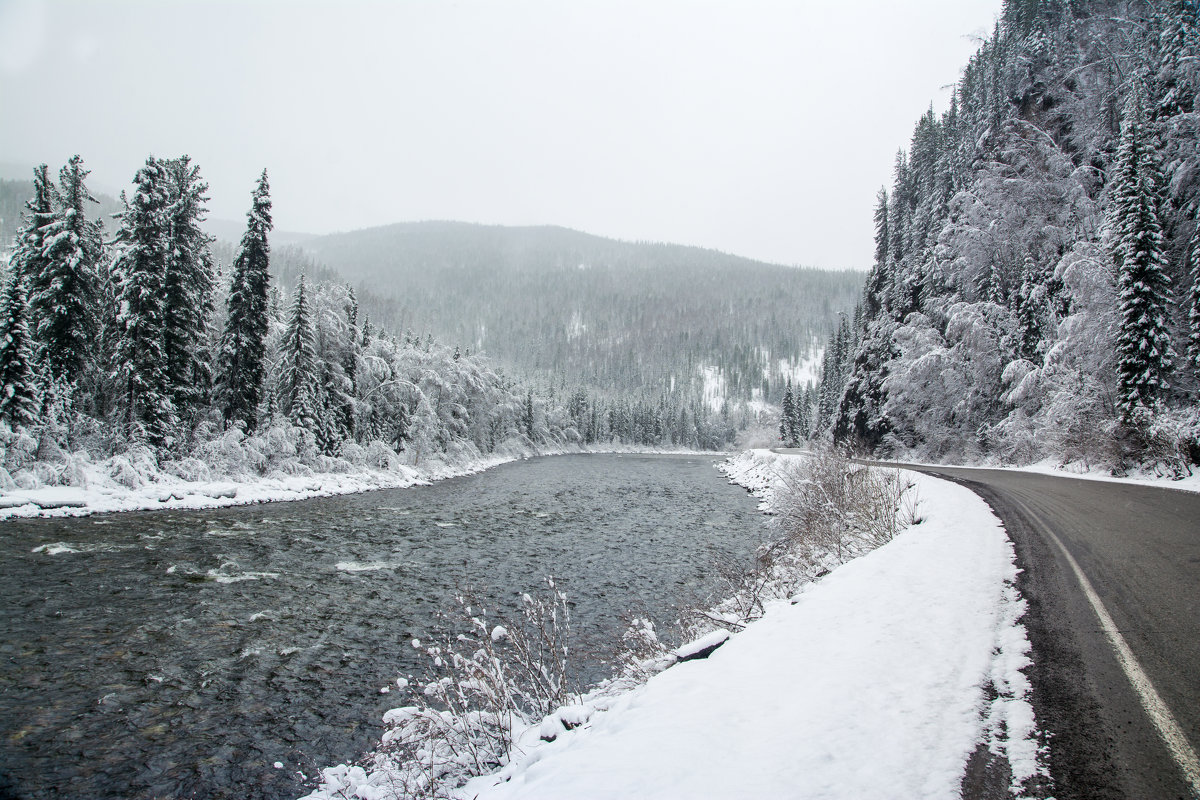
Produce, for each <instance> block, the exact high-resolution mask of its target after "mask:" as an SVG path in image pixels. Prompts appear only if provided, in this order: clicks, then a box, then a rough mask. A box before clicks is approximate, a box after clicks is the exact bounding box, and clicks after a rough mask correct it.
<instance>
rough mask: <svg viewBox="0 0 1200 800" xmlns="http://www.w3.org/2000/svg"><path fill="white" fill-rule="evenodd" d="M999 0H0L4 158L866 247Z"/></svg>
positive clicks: (300, 203)
mask: <svg viewBox="0 0 1200 800" xmlns="http://www.w3.org/2000/svg"><path fill="white" fill-rule="evenodd" d="M999 7H1000V0H920V1H919V2H916V1H915V0H914V2H895V0H878V1H876V0H860V1H859V2H836V0H835V1H829V2H818V1H817V0H811V1H808V0H791V2H757V1H756V0H721V1H720V2H703V1H697V0H692V1H690V2H684V1H683V0H679V2H666V1H660V0H637V1H635V2H611V1H606V2H598V1H597V2H591V1H588V0H583V1H581V0H536V1H534V0H530V1H528V2H508V0H461V1H458V0H455V1H453V2H451V1H450V0H445V1H441V2H433V1H432V0H429V1H426V2H415V1H406V2H386V3H385V2H347V1H345V0H343V2H326V3H317V2H303V0H288V1H287V2H284V1H283V0H281V1H280V2H255V1H254V0H242V2H211V1H210V2H174V1H172V0H145V1H144V2H105V1H103V0H89V1H87V2H67V1H66V0H53V1H50V2H41V1H39V0H0V162H4V163H5V164H6V165H16V166H19V167H22V168H25V167H28V166H31V165H33V164H36V163H40V162H43V161H44V162H46V163H48V164H50V165H51V168H52V169H53V170H57V168H58V167H59V166H61V165H62V164H63V163H65V162H66V160H67V158H69V157H70V156H71V155H72V154H73V153H79V154H81V155H82V156H83V158H84V161H85V163H86V165H87V166H89V167H90V168H92V170H93V176H92V180H93V184H94V188H97V189H100V190H108V191H117V190H119V189H120V188H122V187H125V186H127V185H128V183H129V181H130V180H131V179H132V177H133V174H134V172H135V171H136V170H137V168H138V166H139V165H140V164H141V163H142V162H143V161H144V160H145V158H146V156H147V155H149V154H155V155H158V156H162V157H168V156H175V155H179V154H182V153H188V154H190V155H191V156H192V157H193V159H195V160H196V161H197V162H198V163H199V164H200V167H201V170H202V173H203V174H204V176H205V177H206V178H207V179H208V181H209V183H210V186H211V191H210V194H211V197H212V200H211V202H210V209H211V214H212V216H214V217H221V218H228V219H242V218H243V216H244V213H245V210H246V208H247V207H248V205H249V196H250V191H251V189H252V187H253V184H254V181H255V179H256V177H257V176H258V173H259V172H260V171H261V170H262V168H263V167H266V168H267V169H268V170H269V173H270V180H271V187H272V196H273V199H274V203H275V221H276V227H277V228H278V229H281V230H289V231H303V232H312V233H324V232H330V231H335V230H350V229H354V228H362V227H368V226H372V225H381V224H386V223H389V222H400V221H408V220H423V219H454V220H465V221H468V222H482V223H495V224H510V225H528V224H555V225H564V226H567V227H571V228H576V229H580V230H584V231H588V232H590V233H596V234H601V235H605V236H612V237H616V238H621V239H644V240H655V241H669V242H678V243H682V244H694V245H700V246H704V247H712V248H717V249H720V250H724V251H726V252H731V253H737V254H739V255H745V256H750V257H753V258H759V259H763V260H767V261H775V262H780V263H785V264H804V265H810V266H819V267H831V268H843V267H856V268H864V267H866V266H867V265H869V263H870V259H871V252H872V242H871V212H872V208H873V206H874V202H875V193H876V190H877V189H878V188H879V186H880V185H882V184H884V183H890V174H891V168H892V161H893V157H894V155H895V151H896V149H897V148H898V147H900V146H905V147H907V144H908V139H909V136H910V135H911V133H912V126H913V124H914V123H915V122H916V120H917V118H918V117H919V116H920V114H921V113H922V112H923V111H924V110H925V109H926V108H928V106H929V104H930V103H932V104H933V105H934V107H935V108H937V109H938V110H943V109H944V108H945V107H946V106H947V105H948V103H949V98H950V90H949V87H948V85H949V84H952V83H953V82H955V81H956V80H957V79H958V76H959V74H960V70H961V69H962V67H963V66H964V65H965V64H966V62H967V59H968V58H969V57H970V55H971V54H972V53H973V52H974V51H975V48H976V46H977V44H978V41H977V37H978V36H980V35H983V34H985V33H988V32H990V30H991V27H992V24H993V22H994V20H995V16H996V14H997V13H998V11H999Z"/></svg>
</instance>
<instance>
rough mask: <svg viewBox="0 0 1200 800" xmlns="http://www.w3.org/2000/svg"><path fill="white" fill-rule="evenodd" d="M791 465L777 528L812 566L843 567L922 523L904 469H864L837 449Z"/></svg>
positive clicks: (778, 502)
mask: <svg viewBox="0 0 1200 800" xmlns="http://www.w3.org/2000/svg"><path fill="white" fill-rule="evenodd" d="M785 464H786V465H785V466H781V467H780V468H779V478H780V482H781V488H777V489H775V491H774V492H773V495H772V501H771V505H772V510H773V512H774V515H775V516H774V517H773V519H772V525H773V527H774V528H775V529H776V530H777V531H778V532H779V533H780V534H781V535H782V536H783V537H784V539H786V540H787V541H788V542H789V543H790V544H791V545H792V546H793V547H795V548H796V549H797V550H799V552H800V553H801V554H802V555H803V556H804V557H805V558H806V560H808V561H809V562H810V563H814V564H815V563H820V562H821V561H823V560H826V559H828V558H829V557H830V556H832V557H833V558H834V559H835V560H836V562H837V563H842V562H844V561H846V560H848V559H851V558H854V557H856V556H859V555H862V554H863V553H866V552H868V551H870V550H873V549H875V548H876V547H878V546H879V545H881V544H885V543H887V542H888V541H891V539H892V538H893V537H895V535H896V534H897V533H899V532H900V531H902V530H904V529H905V528H907V527H908V526H909V525H911V524H912V523H913V522H915V521H916V512H915V498H913V496H912V484H911V483H909V482H908V481H906V480H904V479H903V478H902V477H901V475H900V472H899V471H898V470H885V469H877V468H871V467H863V466H859V465H857V464H854V463H853V462H851V461H850V460H849V459H848V458H847V457H846V456H845V455H844V454H843V453H841V452H839V451H838V450H836V449H833V448H825V449H820V450H817V451H816V452H814V453H813V454H812V455H811V456H809V457H807V458H803V459H795V460H792V461H788V462H785Z"/></svg>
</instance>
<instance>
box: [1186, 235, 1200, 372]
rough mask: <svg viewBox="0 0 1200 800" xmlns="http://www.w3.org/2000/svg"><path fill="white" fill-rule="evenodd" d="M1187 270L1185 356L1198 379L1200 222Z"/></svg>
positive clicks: (1199, 357)
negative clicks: (1189, 288) (1189, 282)
mask: <svg viewBox="0 0 1200 800" xmlns="http://www.w3.org/2000/svg"><path fill="white" fill-rule="evenodd" d="M1188 272H1189V273H1190V277H1191V281H1192V286H1191V290H1190V291H1189V292H1188V303H1187V320H1188V326H1187V327H1188V346H1187V357H1188V364H1189V365H1190V366H1191V369H1192V374H1193V375H1194V376H1195V377H1196V378H1198V379H1200V224H1197V226H1196V230H1195V233H1193V234H1192V241H1191V244H1190V246H1189V248H1188Z"/></svg>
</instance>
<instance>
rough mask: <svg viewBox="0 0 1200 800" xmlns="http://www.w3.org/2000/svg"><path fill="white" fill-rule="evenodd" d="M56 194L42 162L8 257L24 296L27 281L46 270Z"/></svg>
mask: <svg viewBox="0 0 1200 800" xmlns="http://www.w3.org/2000/svg"><path fill="white" fill-rule="evenodd" d="M56 195H57V192H56V190H55V188H54V184H53V183H51V182H50V172H49V168H48V167H47V166H46V165H45V164H42V165H40V166H38V167H37V168H36V169H34V171H33V197H32V198H30V199H29V201H28V202H26V203H25V211H24V213H23V214H22V219H23V224H22V225H21V227H20V228H18V229H17V234H16V237H15V239H14V241H13V245H14V247H13V253H12V257H11V259H10V260H9V270H10V271H11V272H13V273H17V274H20V275H22V276H23V277H24V279H25V291H26V295H28V292H29V283H30V282H31V281H39V280H41V276H42V274H43V273H45V272H46V244H47V240H48V233H49V230H50V225H51V223H52V222H53V221H54V203H55V198H56ZM34 322H35V321H34ZM32 327H36V325H31V328H32Z"/></svg>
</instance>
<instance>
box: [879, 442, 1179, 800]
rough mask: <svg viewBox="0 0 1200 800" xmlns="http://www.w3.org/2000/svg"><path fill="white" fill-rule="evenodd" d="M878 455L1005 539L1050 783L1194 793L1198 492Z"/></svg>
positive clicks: (1095, 793) (1126, 793)
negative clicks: (988, 519)
mask: <svg viewBox="0 0 1200 800" xmlns="http://www.w3.org/2000/svg"><path fill="white" fill-rule="evenodd" d="M887 466H902V467H905V468H909V469H914V470H920V471H921V472H926V473H929V474H931V475H936V476H939V477H944V478H948V479H950V480H953V481H956V482H958V483H961V484H964V485H966V486H967V487H969V488H971V489H972V490H974V491H975V492H976V493H977V494H979V495H980V496H981V497H983V499H984V500H986V501H987V502H988V503H989V505H991V507H992V509H993V510H994V511H995V512H996V514H997V516H999V517H1000V519H1001V520H1002V521H1003V522H1004V525H1005V527H1006V528H1007V530H1008V533H1009V535H1010V536H1011V537H1012V540H1013V543H1014V545H1015V548H1016V552H1017V562H1018V566H1019V567H1020V568H1021V569H1022V573H1021V577H1020V579H1019V580H1020V586H1019V588H1020V590H1021V592H1022V594H1023V596H1024V597H1025V599H1026V600H1027V601H1028V603H1029V611H1028V613H1027V614H1026V616H1025V619H1024V622H1025V625H1026V628H1027V630H1028V632H1029V638H1030V642H1031V644H1032V648H1033V652H1032V658H1033V667H1032V669H1031V670H1030V671H1029V672H1030V679H1031V683H1032V686H1033V696H1032V699H1033V705H1034V710H1035V712H1036V714H1037V716H1038V722H1039V728H1041V729H1042V730H1043V731H1046V732H1048V734H1049V735H1048V736H1047V740H1046V744H1047V745H1048V754H1049V757H1048V759H1047V762H1048V765H1049V768H1050V773H1051V780H1052V782H1053V785H1052V786H1051V787H1046V788H1048V789H1049V790H1050V791H1052V792H1053V794H1054V796H1055V797H1057V798H1059V800H1065V798H1089V799H1091V798H1147V800H1162V799H1163V798H1174V797H1179V798H1189V797H1190V798H1195V797H1200V767H1198V765H1197V762H1196V755H1195V753H1196V751H1197V750H1200V493H1194V492H1187V491H1180V490H1175V489H1168V488H1158V487H1153V486H1145V485H1134V484H1127V483H1115V482H1105V481H1092V480H1083V479H1078V478H1067V477H1058V476H1050V475H1040V474H1036V473H1028V472H1016V471H1008V470H989V469H965V468H954V467H926V466H915V465H907V464H898V465H897V464H888V465H887ZM1068 554H1069V556H1068ZM1081 574H1082V576H1081ZM1089 595H1090V596H1089ZM1105 614H1107V616H1108V619H1107V620H1105V619H1104V618H1103V617H1104V615H1105ZM1121 642H1124V643H1125V645H1124V646H1123V645H1122V644H1121ZM1123 647H1126V648H1127V649H1125V651H1124V653H1122V648H1123ZM1139 670H1140V672H1139ZM1156 703H1157V705H1156ZM1172 724H1173V725H1174V727H1172Z"/></svg>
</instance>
